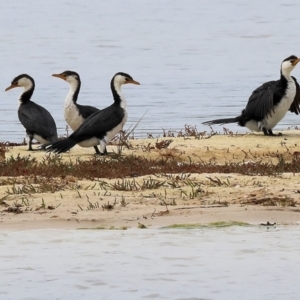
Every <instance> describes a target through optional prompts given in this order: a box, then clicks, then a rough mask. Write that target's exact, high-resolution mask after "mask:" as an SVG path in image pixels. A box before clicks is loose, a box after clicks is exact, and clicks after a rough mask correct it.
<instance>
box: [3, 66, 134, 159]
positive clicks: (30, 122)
mask: <svg viewBox="0 0 300 300" xmlns="http://www.w3.org/2000/svg"><path fill="white" fill-rule="evenodd" d="M52 76H54V77H58V78H61V79H63V80H65V81H67V82H68V83H69V84H70V91H69V93H68V95H67V97H66V100H65V107H64V116H65V120H66V122H67V124H68V125H69V126H70V127H71V129H72V130H73V133H72V134H71V135H70V136H69V137H67V138H66V139H62V140H58V136H57V130H56V124H55V121H54V119H53V117H52V116H51V114H50V113H49V112H48V111H47V110H46V109H45V108H43V107H42V106H40V105H38V104H36V103H35V102H33V101H31V96H32V94H33V91H34V88H35V83H34V79H33V78H32V77H30V76H29V75H27V74H22V75H19V76H17V77H16V78H14V79H13V81H12V82H11V85H10V86H9V87H8V88H6V89H5V91H8V90H10V89H13V88H16V87H23V88H24V91H23V93H22V94H21V96H20V98H19V101H20V106H19V109H18V116H19V120H20V121H21V123H22V125H23V126H24V127H25V129H26V136H27V139H28V145H29V148H28V150H30V151H32V150H33V149H32V140H33V139H35V140H37V141H38V142H40V143H41V144H42V146H41V149H45V150H46V151H53V152H56V153H62V152H66V151H68V150H70V149H71V148H72V147H74V146H75V145H76V144H79V145H80V146H82V147H94V148H95V151H96V154H100V155H104V154H107V150H106V144H107V143H108V142H109V141H110V139H111V138H113V137H114V136H115V135H116V134H117V133H118V132H119V131H120V130H122V128H123V126H124V124H125V123H126V121H127V109H126V107H127V103H126V99H125V97H124V96H123V94H122V90H121V86H122V85H123V84H128V83H132V84H138V85H139V84H140V83H139V82H137V81H135V80H133V78H132V77H131V76H130V75H128V74H126V73H123V72H119V73H117V74H115V75H114V76H113V78H112V80H111V83H110V87H111V91H112V94H113V99H114V102H113V104H111V105H110V106H108V107H106V108H104V109H102V110H100V109H98V108H96V107H93V106H87V105H80V104H78V103H77V98H78V94H79V91H80V85H81V82H80V77H79V74H77V73H76V72H73V71H64V72H62V73H60V74H53V75H52ZM97 145H100V151H99V149H98V148H97Z"/></svg>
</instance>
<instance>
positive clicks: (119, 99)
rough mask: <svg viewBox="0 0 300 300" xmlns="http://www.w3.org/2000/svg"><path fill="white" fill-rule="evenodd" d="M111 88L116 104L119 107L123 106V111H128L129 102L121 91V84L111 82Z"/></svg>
mask: <svg viewBox="0 0 300 300" xmlns="http://www.w3.org/2000/svg"><path fill="white" fill-rule="evenodd" d="M110 87H111V92H112V94H113V98H114V100H115V103H116V104H117V105H119V106H121V107H122V108H123V109H126V107H127V102H126V99H125V97H124V95H123V93H122V90H121V84H120V83H118V82H114V80H112V81H111V84H110Z"/></svg>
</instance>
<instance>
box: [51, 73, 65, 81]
mask: <svg viewBox="0 0 300 300" xmlns="http://www.w3.org/2000/svg"><path fill="white" fill-rule="evenodd" d="M52 76H53V77H58V78H61V79H63V80H66V79H67V76H66V75H64V74H63V73H61V74H52Z"/></svg>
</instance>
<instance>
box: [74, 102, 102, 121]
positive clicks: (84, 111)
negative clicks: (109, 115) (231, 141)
mask: <svg viewBox="0 0 300 300" xmlns="http://www.w3.org/2000/svg"><path fill="white" fill-rule="evenodd" d="M77 107H78V109H79V112H80V114H81V115H82V117H83V118H84V119H86V118H88V117H89V116H90V115H92V114H93V113H95V112H97V111H99V110H100V109H98V108H96V107H94V106H89V105H80V104H77Z"/></svg>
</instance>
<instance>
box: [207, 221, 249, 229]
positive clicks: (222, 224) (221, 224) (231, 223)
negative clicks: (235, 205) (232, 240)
mask: <svg viewBox="0 0 300 300" xmlns="http://www.w3.org/2000/svg"><path fill="white" fill-rule="evenodd" d="M231 226H243V227H246V226H250V224H249V223H245V222H238V221H229V222H222V221H221V222H213V223H209V224H207V227H216V228H223V227H231Z"/></svg>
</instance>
